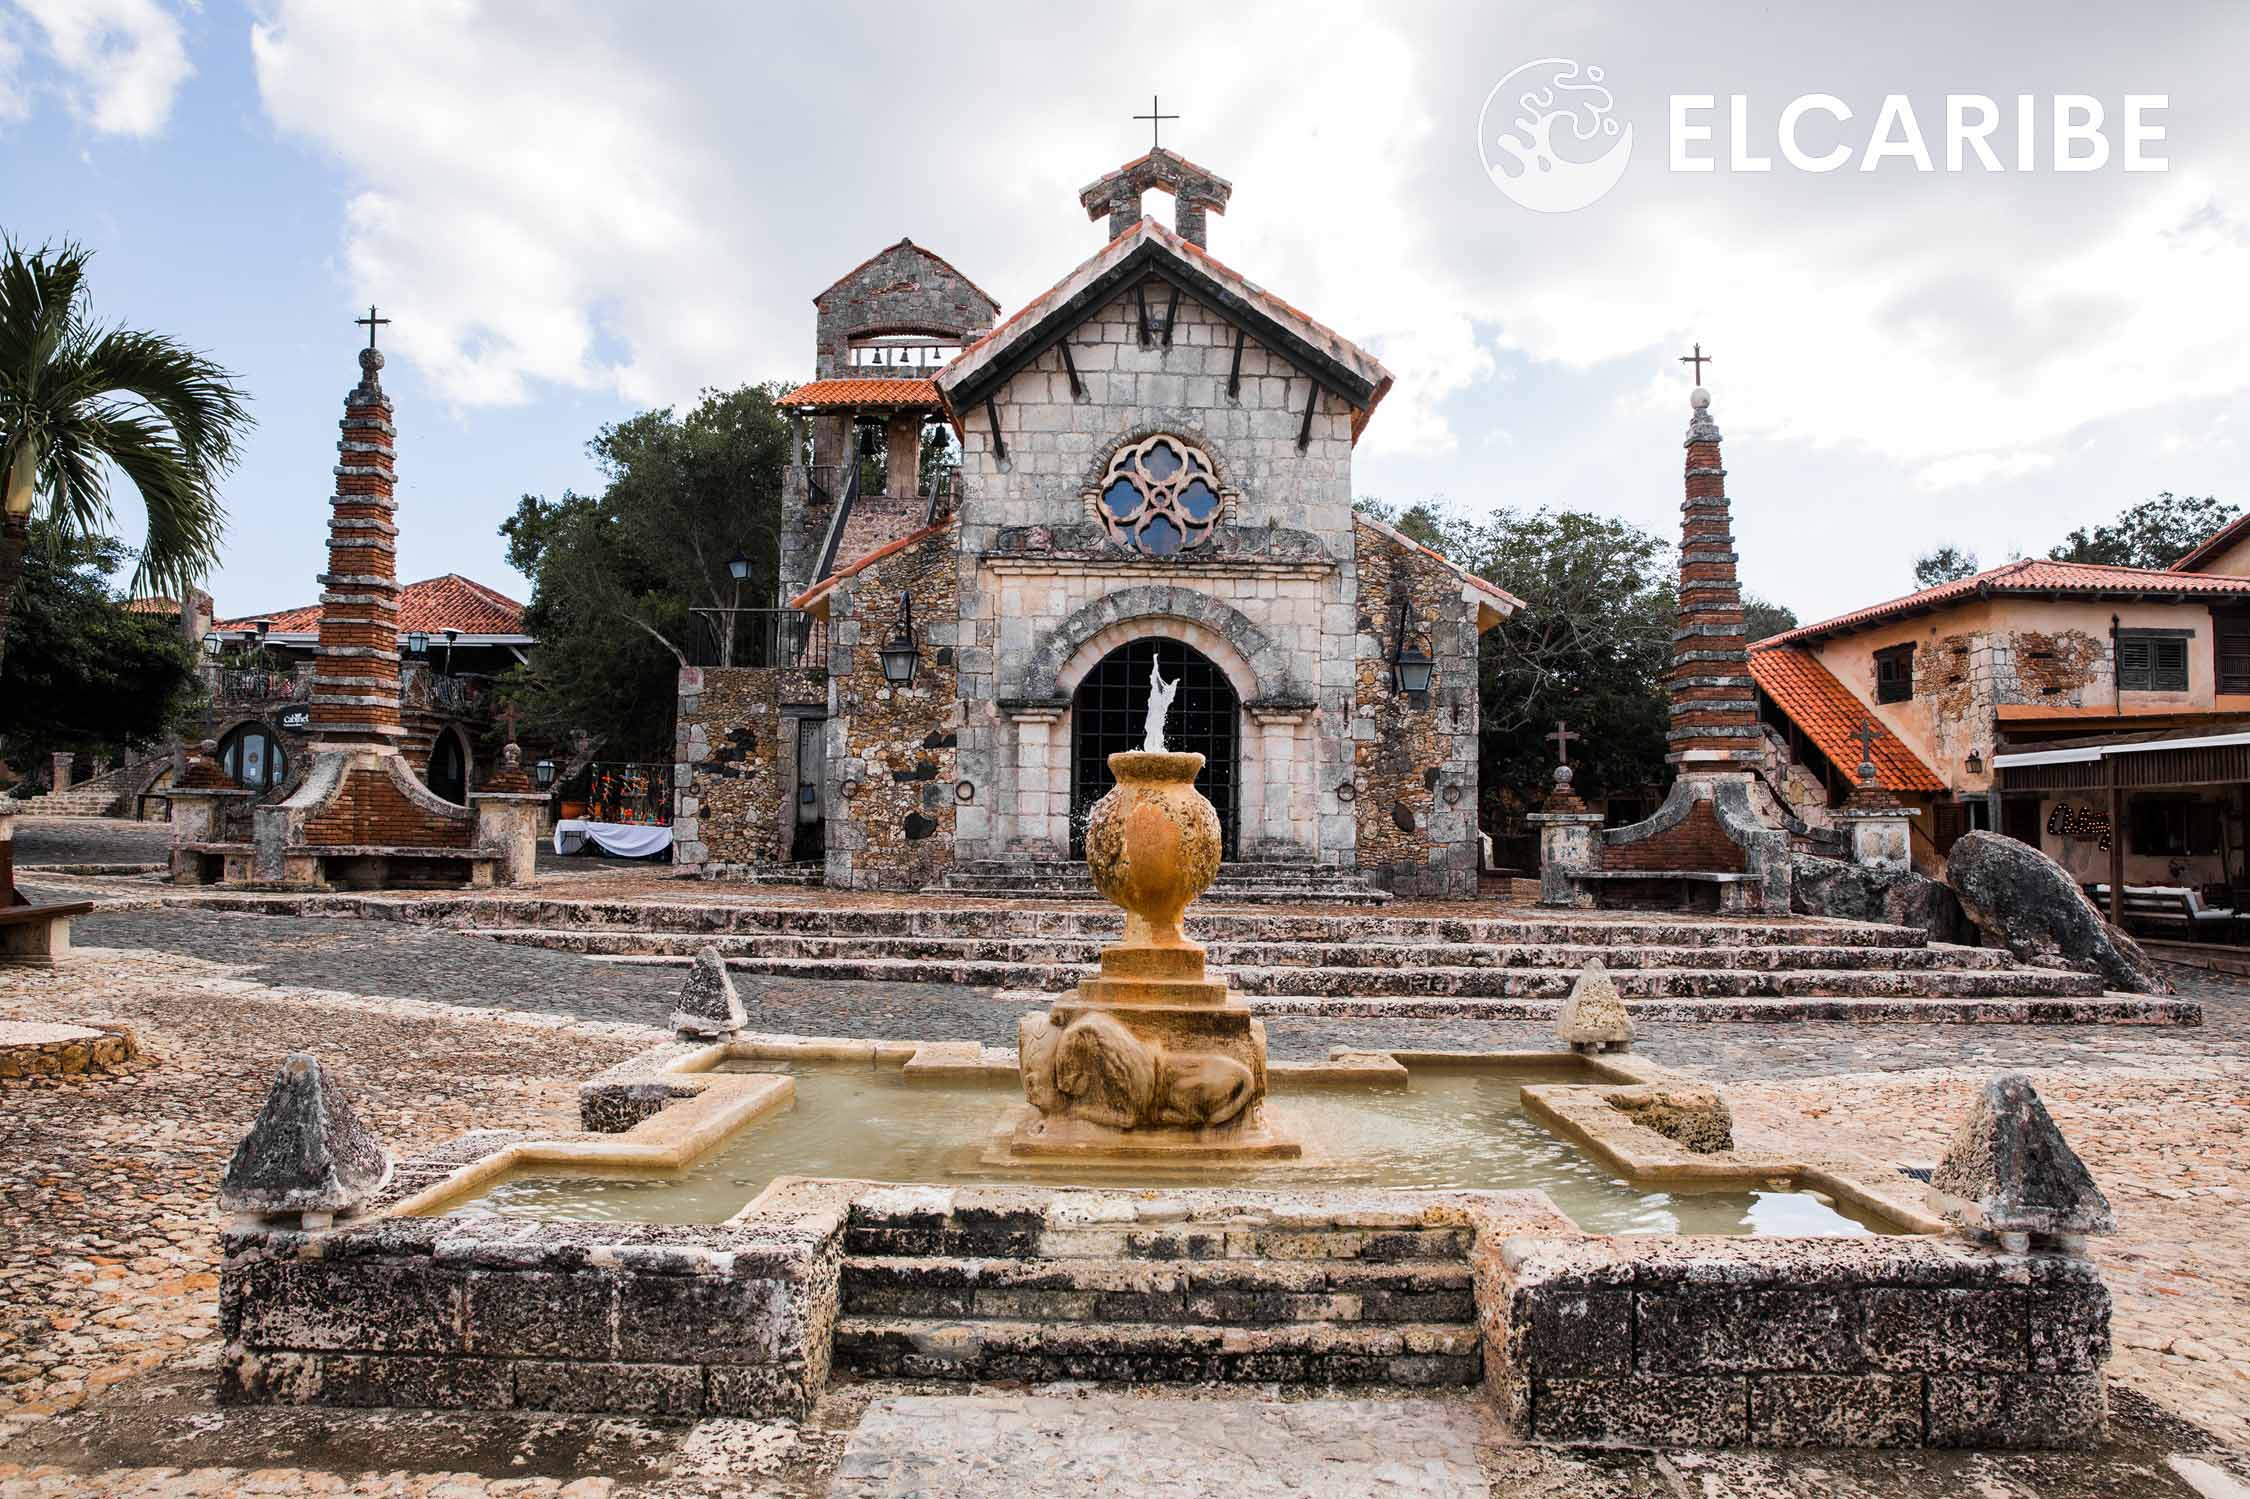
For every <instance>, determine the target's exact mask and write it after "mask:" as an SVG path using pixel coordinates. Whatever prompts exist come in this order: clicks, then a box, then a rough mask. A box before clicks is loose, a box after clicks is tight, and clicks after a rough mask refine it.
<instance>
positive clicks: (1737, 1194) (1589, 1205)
mask: <svg viewBox="0 0 2250 1499" xmlns="http://www.w3.org/2000/svg"><path fill="white" fill-rule="evenodd" d="M728 1070H730V1071H742V1072H785V1073H789V1074H791V1075H792V1076H794V1077H795V1078H796V1080H797V1097H796V1101H795V1102H794V1103H793V1104H792V1105H790V1106H788V1107H787V1108H785V1109H784V1110H783V1111H782V1112H780V1113H778V1114H772V1115H768V1116H767V1117H766V1118H764V1119H762V1120H759V1121H757V1122H756V1123H753V1124H751V1125H750V1126H748V1127H747V1128H745V1129H743V1130H742V1131H740V1132H739V1133H738V1134H736V1136H735V1137H734V1138H733V1139H732V1140H730V1141H728V1142H727V1143H726V1144H725V1145H722V1146H721V1147H719V1148H718V1149H717V1150H715V1151H713V1152H712V1153H711V1154H709V1155H707V1156H705V1157H704V1158H703V1159H702V1160H701V1161H699V1162H697V1163H696V1164H695V1165H694V1166H691V1167H689V1168H688V1169H687V1170H685V1171H680V1172H674V1173H663V1174H652V1173H644V1172H636V1173H632V1174H625V1173H585V1172H574V1173H571V1174H569V1175H551V1174H536V1173H531V1172H525V1173H521V1174H518V1175H516V1176H514V1177H511V1178H509V1179H507V1180H505V1181H502V1182H500V1183H498V1184H497V1185H495V1186H494V1187H493V1188H492V1189H491V1190H490V1191H489V1192H487V1193H486V1194H485V1195H484V1196H483V1197H481V1198H477V1199H474V1200H472V1201H470V1202H467V1203H464V1204H462V1205H461V1206H460V1207H458V1208H456V1209H455V1210H454V1211H456V1212H477V1211H484V1212H499V1213H504V1214H512V1215H518V1216H523V1217H532V1218H550V1219H596V1220H620V1221H636V1222H657V1223H717V1222H721V1221H723V1220H725V1219H727V1218H730V1217H732V1216H733V1215H734V1214H735V1213H737V1212H739V1211H741V1209H742V1207H743V1205H744V1204H746V1203H747V1202H749V1201H750V1199H751V1198H753V1197H755V1196H757V1195H758V1193H759V1192H761V1191H763V1190H764V1189H765V1187H766V1185H767V1184H768V1183H770V1182H771V1181H772V1180H773V1179H774V1178H775V1177H777V1176H786V1175H796V1176H838V1177H855V1178H860V1179H865V1180H873V1181H891V1182H933V1183H947V1182H953V1183H972V1182H984V1183H992V1182H1038V1183H1042V1184H1045V1185H1050V1186H1051V1185H1060V1184H1064V1183H1075V1184H1083V1185H1089V1186H1136V1187H1138V1186H1173V1187H1178V1186H1196V1185H1210V1184H1216V1183H1221V1182H1224V1183H1227V1184H1229V1185H1235V1186H1264V1185H1271V1186H1275V1187H1290V1186H1302V1187H1307V1188H1311V1189H1317V1188H1319V1187H1321V1186H1324V1185H1352V1186H1376V1187H1442V1188H1470V1189H1486V1190H1491V1189H1499V1188H1510V1187H1536V1188H1538V1189H1539V1190H1541V1191H1543V1192H1545V1193H1546V1194H1547V1195H1548V1196H1549V1197H1551V1198H1552V1199H1554V1202H1555V1204H1556V1206H1558V1207H1560V1208H1561V1209H1562V1210H1563V1211H1564V1212H1565V1213H1567V1214H1569V1215H1570V1217H1571V1218H1572V1219H1573V1220H1574V1221H1575V1222H1576V1223H1577V1224H1578V1225H1579V1227H1581V1228H1583V1229H1586V1230H1587V1231H1588V1232H1590V1233H1610V1234H1675V1233H1687V1234H1764V1235H1781V1234H1835V1235H1865V1234H1868V1233H1870V1232H1885V1231H1887V1230H1885V1229H1884V1227H1883V1226H1882V1225H1881V1224H1879V1223H1877V1224H1872V1225H1871V1224H1869V1223H1865V1222H1861V1221H1859V1220H1857V1219H1855V1218H1853V1217H1850V1216H1847V1215H1846V1214H1845V1213H1844V1212H1842V1211H1840V1210H1839V1209H1838V1208H1837V1207H1836V1206H1835V1205H1833V1204H1831V1203H1830V1202H1829V1201H1828V1200H1827V1199H1826V1198H1824V1197H1822V1196H1820V1195H1819V1194H1817V1193H1812V1192H1786V1191H1728V1192H1692V1193H1687V1192H1676V1191H1647V1190H1643V1189H1640V1188H1636V1187H1632V1186H1629V1185H1627V1184H1626V1183H1625V1182H1624V1181H1622V1180H1620V1179H1619V1178H1617V1177H1614V1176H1612V1175H1610V1174H1609V1173H1608V1172H1607V1171H1605V1170H1603V1169H1602V1167H1601V1166H1599V1165H1598V1164H1597V1163H1596V1162H1595V1161H1593V1160H1592V1159H1591V1158H1590V1157H1588V1156H1587V1155H1586V1154H1585V1153H1584V1152H1582V1151H1580V1150H1579V1149H1578V1148H1577V1147H1576V1146H1574V1145H1571V1144H1569V1143H1567V1142H1565V1141H1563V1140H1560V1139H1557V1138H1556V1137H1555V1136H1553V1135H1551V1134H1549V1133H1548V1132H1547V1131H1546V1130H1544V1129H1542V1128H1541V1127H1540V1126H1539V1125H1537V1124H1536V1123H1534V1122H1533V1121H1532V1120H1531V1119H1529V1118H1528V1117H1526V1116H1525V1115H1524V1113H1523V1112H1522V1110H1521V1108H1520V1107H1519V1106H1518V1091H1519V1089H1520V1087H1521V1085H1522V1084H1524V1083H1527V1082H1541V1081H1545V1082H1554V1081H1558V1080H1559V1079H1558V1078H1557V1075H1556V1074H1554V1073H1552V1072H1549V1073H1546V1074H1544V1075H1538V1074H1531V1073H1525V1074H1521V1075H1516V1076H1509V1075H1505V1074H1499V1073H1494V1072H1486V1071H1468V1070H1458V1071H1456V1070H1445V1069H1422V1070H1417V1071H1415V1072H1414V1073H1412V1074H1411V1077H1410V1081H1409V1083H1408V1085H1407V1086H1406V1087H1404V1088H1361V1087H1346V1086H1332V1087H1312V1088H1306V1089H1303V1090H1299V1091H1295V1092H1287V1093H1277V1094H1275V1095H1274V1096H1273V1097H1272V1098H1270V1099H1269V1100H1268V1101H1267V1104H1266V1107H1267V1110H1268V1111H1269V1113H1270V1114H1271V1115H1272V1116H1273V1117H1275V1118H1276V1119H1278V1120H1282V1121H1285V1122H1286V1123H1287V1124H1288V1126H1289V1127H1291V1128H1292V1129H1293V1130H1294V1131H1295V1132H1296V1133H1297V1134H1298V1135H1299V1137H1300V1138H1302V1139H1304V1140H1305V1141H1307V1142H1308V1144H1310V1145H1311V1146H1312V1147H1313V1148H1314V1149H1315V1150H1316V1151H1317V1152H1318V1154H1319V1155H1320V1157H1321V1160H1322V1164H1320V1165H1319V1166H1318V1167H1317V1168H1315V1169H1310V1170H1308V1169H1307V1168H1305V1167H1303V1166H1296V1167H1287V1166H1266V1167H1259V1166H1248V1167H1245V1166H1228V1167H1225V1168H1223V1169H1214V1170H1213V1171H1212V1172H1211V1173H1210V1174H1208V1175H1202V1176H1199V1175H1196V1174H1192V1173H1183V1172H1181V1171H1179V1170H1177V1169H1171V1170H1166V1171H1164V1172H1162V1173H1161V1174H1158V1173H1151V1172H1135V1171H1133V1170H1131V1169H1087V1168H1081V1167H1077V1166H1072V1167H1070V1168H1068V1169H1067V1170H1055V1169H1049V1170H1042V1171H1037V1172H1032V1171H1019V1170H1014V1169H1011V1168H1008V1167H995V1166H989V1165H985V1164H983V1163H982V1162H981V1161H980V1160H979V1157H980V1156H981V1155H982V1154H983V1152H984V1150H985V1149H986V1147H987V1145H988V1144H989V1142H990V1137H991V1134H992V1130H993V1127H994V1126H995V1125H996V1124H997V1123H998V1122H999V1119H1000V1116H1001V1115H1002V1113H1004V1112H1005V1111H1006V1110H1007V1109H1008V1108H1009V1107H1010V1106H1011V1105H1013V1104H1015V1103H1018V1102H1020V1101H1021V1100H1022V1097H1023V1095H1022V1092H1021V1091H1020V1090H1019V1089H1018V1088H1017V1087H1016V1086H1015V1084H1014V1083H1013V1082H1002V1081H997V1080H995V1081H992V1082H983V1081H912V1082H910V1081H908V1080H907V1078H906V1076H905V1074H904V1073H903V1072H902V1071H901V1070H900V1069H899V1068H898V1067H897V1066H896V1065H881V1066H868V1065H865V1064H862V1063H845V1062H822V1063H782V1062H752V1063H741V1064H736V1065H734V1066H731V1067H730V1068H729V1069H728Z"/></svg>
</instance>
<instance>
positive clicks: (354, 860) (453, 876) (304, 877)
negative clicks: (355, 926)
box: [281, 843, 507, 890]
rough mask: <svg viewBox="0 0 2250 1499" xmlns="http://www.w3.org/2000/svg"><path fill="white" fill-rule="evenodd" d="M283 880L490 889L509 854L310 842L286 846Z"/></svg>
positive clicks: (358, 886) (359, 885) (349, 885)
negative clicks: (495, 873) (496, 871)
mask: <svg viewBox="0 0 2250 1499" xmlns="http://www.w3.org/2000/svg"><path fill="white" fill-rule="evenodd" d="M281 857H282V867H283V874H282V883H284V884H289V885H318V886H322V887H331V886H337V887H341V888H344V889H347V890H379V889H392V888H396V887H399V886H403V885H439V886H461V885H466V886H468V887H470V888H472V889H477V890H484V889H489V888H490V887H491V886H492V885H494V884H495V883H496V881H495V880H494V879H493V873H494V869H495V867H496V866H498V865H499V864H500V863H501V862H503V861H504V860H505V859H506V857H507V856H506V855H505V854H504V853H502V852H501V851H499V850H497V849H490V848H443V847H431V848H421V847H413V846H399V845H395V844H381V843H376V844H357V843H307V844H296V845H293V846H291V847H288V848H284V849H283V850H282V851H281Z"/></svg>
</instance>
